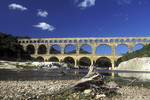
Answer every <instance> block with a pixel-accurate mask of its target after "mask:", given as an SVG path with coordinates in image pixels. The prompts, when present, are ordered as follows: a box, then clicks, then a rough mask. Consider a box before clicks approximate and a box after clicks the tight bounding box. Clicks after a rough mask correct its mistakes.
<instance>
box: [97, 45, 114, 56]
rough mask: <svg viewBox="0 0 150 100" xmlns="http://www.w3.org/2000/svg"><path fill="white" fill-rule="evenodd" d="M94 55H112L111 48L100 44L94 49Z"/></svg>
mask: <svg viewBox="0 0 150 100" xmlns="http://www.w3.org/2000/svg"><path fill="white" fill-rule="evenodd" d="M95 54H107V55H108V54H112V50H111V47H110V46H109V45H107V44H101V45H99V46H98V47H97V48H96V51H95Z"/></svg>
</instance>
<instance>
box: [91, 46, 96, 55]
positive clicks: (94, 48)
mask: <svg viewBox="0 0 150 100" xmlns="http://www.w3.org/2000/svg"><path fill="white" fill-rule="evenodd" d="M91 47H92V54H94V55H95V52H96V45H92V46H91Z"/></svg>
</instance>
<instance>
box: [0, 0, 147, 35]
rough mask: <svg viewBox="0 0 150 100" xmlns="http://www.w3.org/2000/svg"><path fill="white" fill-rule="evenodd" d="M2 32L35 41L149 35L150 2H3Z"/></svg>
mask: <svg viewBox="0 0 150 100" xmlns="http://www.w3.org/2000/svg"><path fill="white" fill-rule="evenodd" d="M0 6H1V9H0V13H1V14H0V23H1V24H0V31H1V32H3V33H8V34H12V35H19V36H29V37H31V38H46V37H48V38H53V37H121V36H149V34H150V0H0Z"/></svg>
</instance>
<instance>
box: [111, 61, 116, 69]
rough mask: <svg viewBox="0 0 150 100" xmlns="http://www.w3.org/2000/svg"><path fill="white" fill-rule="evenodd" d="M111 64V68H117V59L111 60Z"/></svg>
mask: <svg viewBox="0 0 150 100" xmlns="http://www.w3.org/2000/svg"><path fill="white" fill-rule="evenodd" d="M111 64H112V66H111V70H114V68H115V60H111Z"/></svg>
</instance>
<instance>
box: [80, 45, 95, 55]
mask: <svg viewBox="0 0 150 100" xmlns="http://www.w3.org/2000/svg"><path fill="white" fill-rule="evenodd" d="M84 51H85V52H84ZM79 53H80V54H92V46H91V45H90V44H83V45H81V46H80V49H79Z"/></svg>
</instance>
